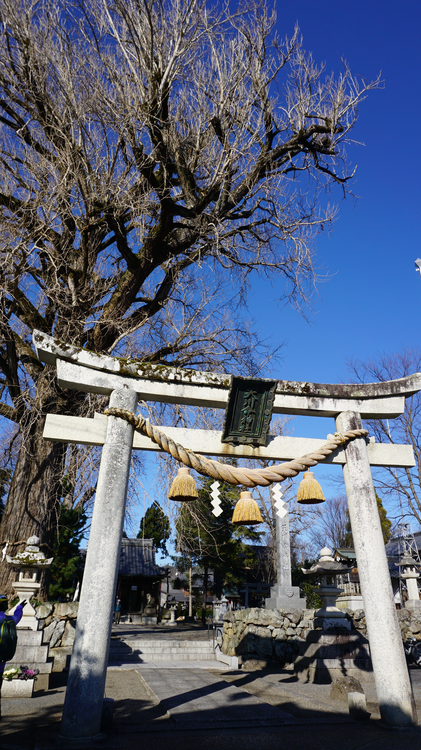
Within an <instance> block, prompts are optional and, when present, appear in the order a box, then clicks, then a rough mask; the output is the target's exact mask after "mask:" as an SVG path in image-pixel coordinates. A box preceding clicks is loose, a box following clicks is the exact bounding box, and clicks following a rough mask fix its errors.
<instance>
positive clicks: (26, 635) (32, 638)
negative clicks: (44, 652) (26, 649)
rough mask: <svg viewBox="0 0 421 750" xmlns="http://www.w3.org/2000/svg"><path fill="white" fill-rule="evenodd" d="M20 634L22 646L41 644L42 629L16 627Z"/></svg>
mask: <svg viewBox="0 0 421 750" xmlns="http://www.w3.org/2000/svg"><path fill="white" fill-rule="evenodd" d="M16 630H17V634H18V644H20V645H21V646H41V645H42V635H43V632H42V630H29V628H25V629H23V628H19V627H18V628H16Z"/></svg>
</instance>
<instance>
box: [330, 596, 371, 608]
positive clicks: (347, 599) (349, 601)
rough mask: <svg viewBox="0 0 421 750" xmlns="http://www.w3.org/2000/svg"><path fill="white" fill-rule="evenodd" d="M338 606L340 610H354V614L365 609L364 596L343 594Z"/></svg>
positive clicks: (337, 602) (338, 599)
mask: <svg viewBox="0 0 421 750" xmlns="http://www.w3.org/2000/svg"><path fill="white" fill-rule="evenodd" d="M336 606H337V607H338V609H352V611H353V612H355V611H356V610H357V609H364V601H363V597H362V594H342V595H341V596H338V598H337V600H336Z"/></svg>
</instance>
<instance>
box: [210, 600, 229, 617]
mask: <svg viewBox="0 0 421 750" xmlns="http://www.w3.org/2000/svg"><path fill="white" fill-rule="evenodd" d="M229 608H230V605H229V601H228V599H227V598H226V596H223V595H222V598H221V599H219V600H218V599H215V600H214V601H213V602H212V610H213V612H212V615H213V621H214V622H217V623H220V622H223V619H224V614H225V613H226V612H228V610H229Z"/></svg>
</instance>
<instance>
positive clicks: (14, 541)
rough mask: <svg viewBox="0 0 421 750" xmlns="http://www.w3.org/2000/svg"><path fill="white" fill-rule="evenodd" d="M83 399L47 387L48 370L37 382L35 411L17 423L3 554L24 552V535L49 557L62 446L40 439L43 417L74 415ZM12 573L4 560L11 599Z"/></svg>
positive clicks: (0, 569)
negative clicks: (35, 540) (16, 452)
mask: <svg viewBox="0 0 421 750" xmlns="http://www.w3.org/2000/svg"><path fill="white" fill-rule="evenodd" d="M84 397H85V394H82V393H76V392H74V391H67V392H62V391H60V389H59V388H58V387H57V386H56V385H55V383H54V381H53V382H51V368H48V367H46V368H45V371H44V373H43V375H42V376H41V377H40V379H39V382H38V387H37V395H36V398H35V400H34V403H36V407H34V408H33V409H32V410H28V411H27V413H26V414H25V416H24V417H23V419H22V421H21V424H20V434H21V446H20V450H19V455H18V459H17V462H16V466H15V470H14V473H13V478H12V481H11V485H10V491H9V496H8V498H7V503H6V508H5V510H4V513H3V517H2V521H1V524H0V545H1V547H4V546H5V544H6V542H9V546H8V548H7V554H8V555H10V556H13V557H14V556H15V555H16V553H17V552H21V551H22V550H23V549H24V548H25V544H26V540H27V539H28V537H30V536H33V535H35V536H38V537H39V539H40V543H41V550H42V551H43V552H44V554H45V555H46V556H47V557H48V556H49V557H51V556H52V546H53V539H54V529H55V518H56V513H57V511H58V508H59V504H60V498H61V496H62V492H63V472H64V467H65V461H64V459H65V455H66V450H67V446H66V445H65V444H62V443H51V442H48V441H47V440H44V438H43V430H44V423H45V415H46V414H47V413H48V412H50V413H59V414H66V413H67V414H76V413H77V411H78V409H79V408H80V404H81V402H82V401H83V399H84ZM15 580H16V571H14V570H12V569H11V568H10V566H9V565H8V564H7V563H6V561H5V560H4V561H3V563H2V564H0V592H1V593H5V594H7V595H8V596H13V593H14V590H13V587H12V582H13V581H15ZM39 582H40V583H41V588H40V589H39V594H38V598H39V599H40V600H41V601H46V600H47V598H48V571H44V572H42V573H41V575H40V577H39Z"/></svg>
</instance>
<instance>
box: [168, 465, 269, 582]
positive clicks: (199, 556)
mask: <svg viewBox="0 0 421 750" xmlns="http://www.w3.org/2000/svg"><path fill="white" fill-rule="evenodd" d="M213 482H214V480H213V479H202V480H201V487H200V488H199V497H198V499H197V500H195V501H193V502H189V503H183V504H182V505H180V509H179V514H178V518H177V520H176V532H177V547H178V549H179V551H180V552H181V556H182V558H181V560H178V561H177V565H178V567H179V568H180V569H183V568H184V569H185V570H187V569H188V568H189V567H190V564H191V563H193V564H196V565H198V566H199V567H201V568H203V569H204V571H205V574H206V572H207V571H208V570H209V569H212V570H213V571H214V573H215V588H216V591H215V593H216V594H217V596H220V595H221V594H222V586H223V585H224V586H229V587H230V588H233V587H236V586H237V585H238V583H240V582H241V581H242V580H244V570H245V569H246V568H250V567H253V565H255V563H256V555H255V553H254V550H253V549H252V547H251V546H250V544H246V543H245V540H247V541H250V542H257V541H259V538H260V536H261V533H260V532H258V531H255V530H254V529H252V528H249V527H247V526H233V524H232V523H231V518H232V513H233V509H234V506H235V503H236V502H237V500H238V498H239V496H240V490H239V489H238V488H237V487H233V486H231V485H229V484H224V483H221V484H220V485H219V494H220V500H221V507H222V513H221V515H220V516H218V517H216V516H214V515H213V513H212V505H211V494H210V493H211V485H212V484H213Z"/></svg>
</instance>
